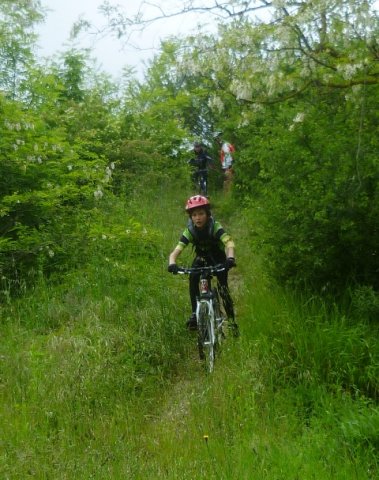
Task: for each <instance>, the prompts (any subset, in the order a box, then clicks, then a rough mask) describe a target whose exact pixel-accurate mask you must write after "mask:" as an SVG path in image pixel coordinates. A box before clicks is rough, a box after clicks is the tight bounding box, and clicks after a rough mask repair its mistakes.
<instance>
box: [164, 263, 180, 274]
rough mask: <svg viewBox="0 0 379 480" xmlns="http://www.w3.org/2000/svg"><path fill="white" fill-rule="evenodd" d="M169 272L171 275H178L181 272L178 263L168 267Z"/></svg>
mask: <svg viewBox="0 0 379 480" xmlns="http://www.w3.org/2000/svg"><path fill="white" fill-rule="evenodd" d="M167 270H168V271H169V272H170V273H173V274H174V275H176V274H177V273H178V271H179V267H178V266H177V264H176V263H170V265H169V266H168V268H167Z"/></svg>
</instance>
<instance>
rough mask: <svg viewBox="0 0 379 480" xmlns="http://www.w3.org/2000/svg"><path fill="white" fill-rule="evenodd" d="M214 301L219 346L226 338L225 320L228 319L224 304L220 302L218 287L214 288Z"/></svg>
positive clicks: (216, 334) (216, 342) (216, 343)
mask: <svg viewBox="0 0 379 480" xmlns="http://www.w3.org/2000/svg"><path fill="white" fill-rule="evenodd" d="M212 301H213V311H214V316H215V345H216V348H217V347H218V346H219V345H220V343H221V341H222V340H224V338H225V332H224V326H225V324H224V322H225V320H226V314H225V310H224V306H223V305H222V303H221V302H220V295H219V293H218V290H217V288H212Z"/></svg>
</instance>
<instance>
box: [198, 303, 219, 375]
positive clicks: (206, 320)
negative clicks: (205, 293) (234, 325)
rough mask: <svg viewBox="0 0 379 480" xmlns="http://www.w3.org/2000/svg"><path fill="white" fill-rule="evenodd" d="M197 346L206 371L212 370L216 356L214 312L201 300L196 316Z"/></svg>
mask: <svg viewBox="0 0 379 480" xmlns="http://www.w3.org/2000/svg"><path fill="white" fill-rule="evenodd" d="M198 347H199V356H200V359H201V360H204V362H205V369H206V370H207V372H213V369H214V362H215V356H216V350H215V330H214V314H213V313H212V311H211V310H210V308H209V304H208V302H202V303H201V304H200V309H199V318H198Z"/></svg>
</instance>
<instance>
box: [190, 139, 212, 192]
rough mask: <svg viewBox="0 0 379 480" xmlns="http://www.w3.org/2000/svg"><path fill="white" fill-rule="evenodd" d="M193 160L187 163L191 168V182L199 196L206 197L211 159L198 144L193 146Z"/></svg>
mask: <svg viewBox="0 0 379 480" xmlns="http://www.w3.org/2000/svg"><path fill="white" fill-rule="evenodd" d="M193 153H194V158H192V159H191V160H190V161H189V162H188V163H189V164H190V165H191V167H192V168H193V173H192V181H193V183H194V185H195V186H196V187H197V188H198V193H199V194H200V195H205V196H207V195H208V168H209V167H210V166H211V165H212V164H213V160H212V158H211V157H210V156H209V155H208V153H207V152H206V150H205V148H204V146H203V144H202V143H200V142H195V143H194V144H193Z"/></svg>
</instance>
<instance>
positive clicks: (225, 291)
mask: <svg viewBox="0 0 379 480" xmlns="http://www.w3.org/2000/svg"><path fill="white" fill-rule="evenodd" d="M217 280H218V283H219V290H220V295H221V298H222V301H223V303H224V307H225V312H226V314H227V316H228V317H229V318H232V319H233V320H234V306H233V300H232V297H231V295H230V290H229V286H228V272H226V271H224V272H219V273H218V274H217Z"/></svg>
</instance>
